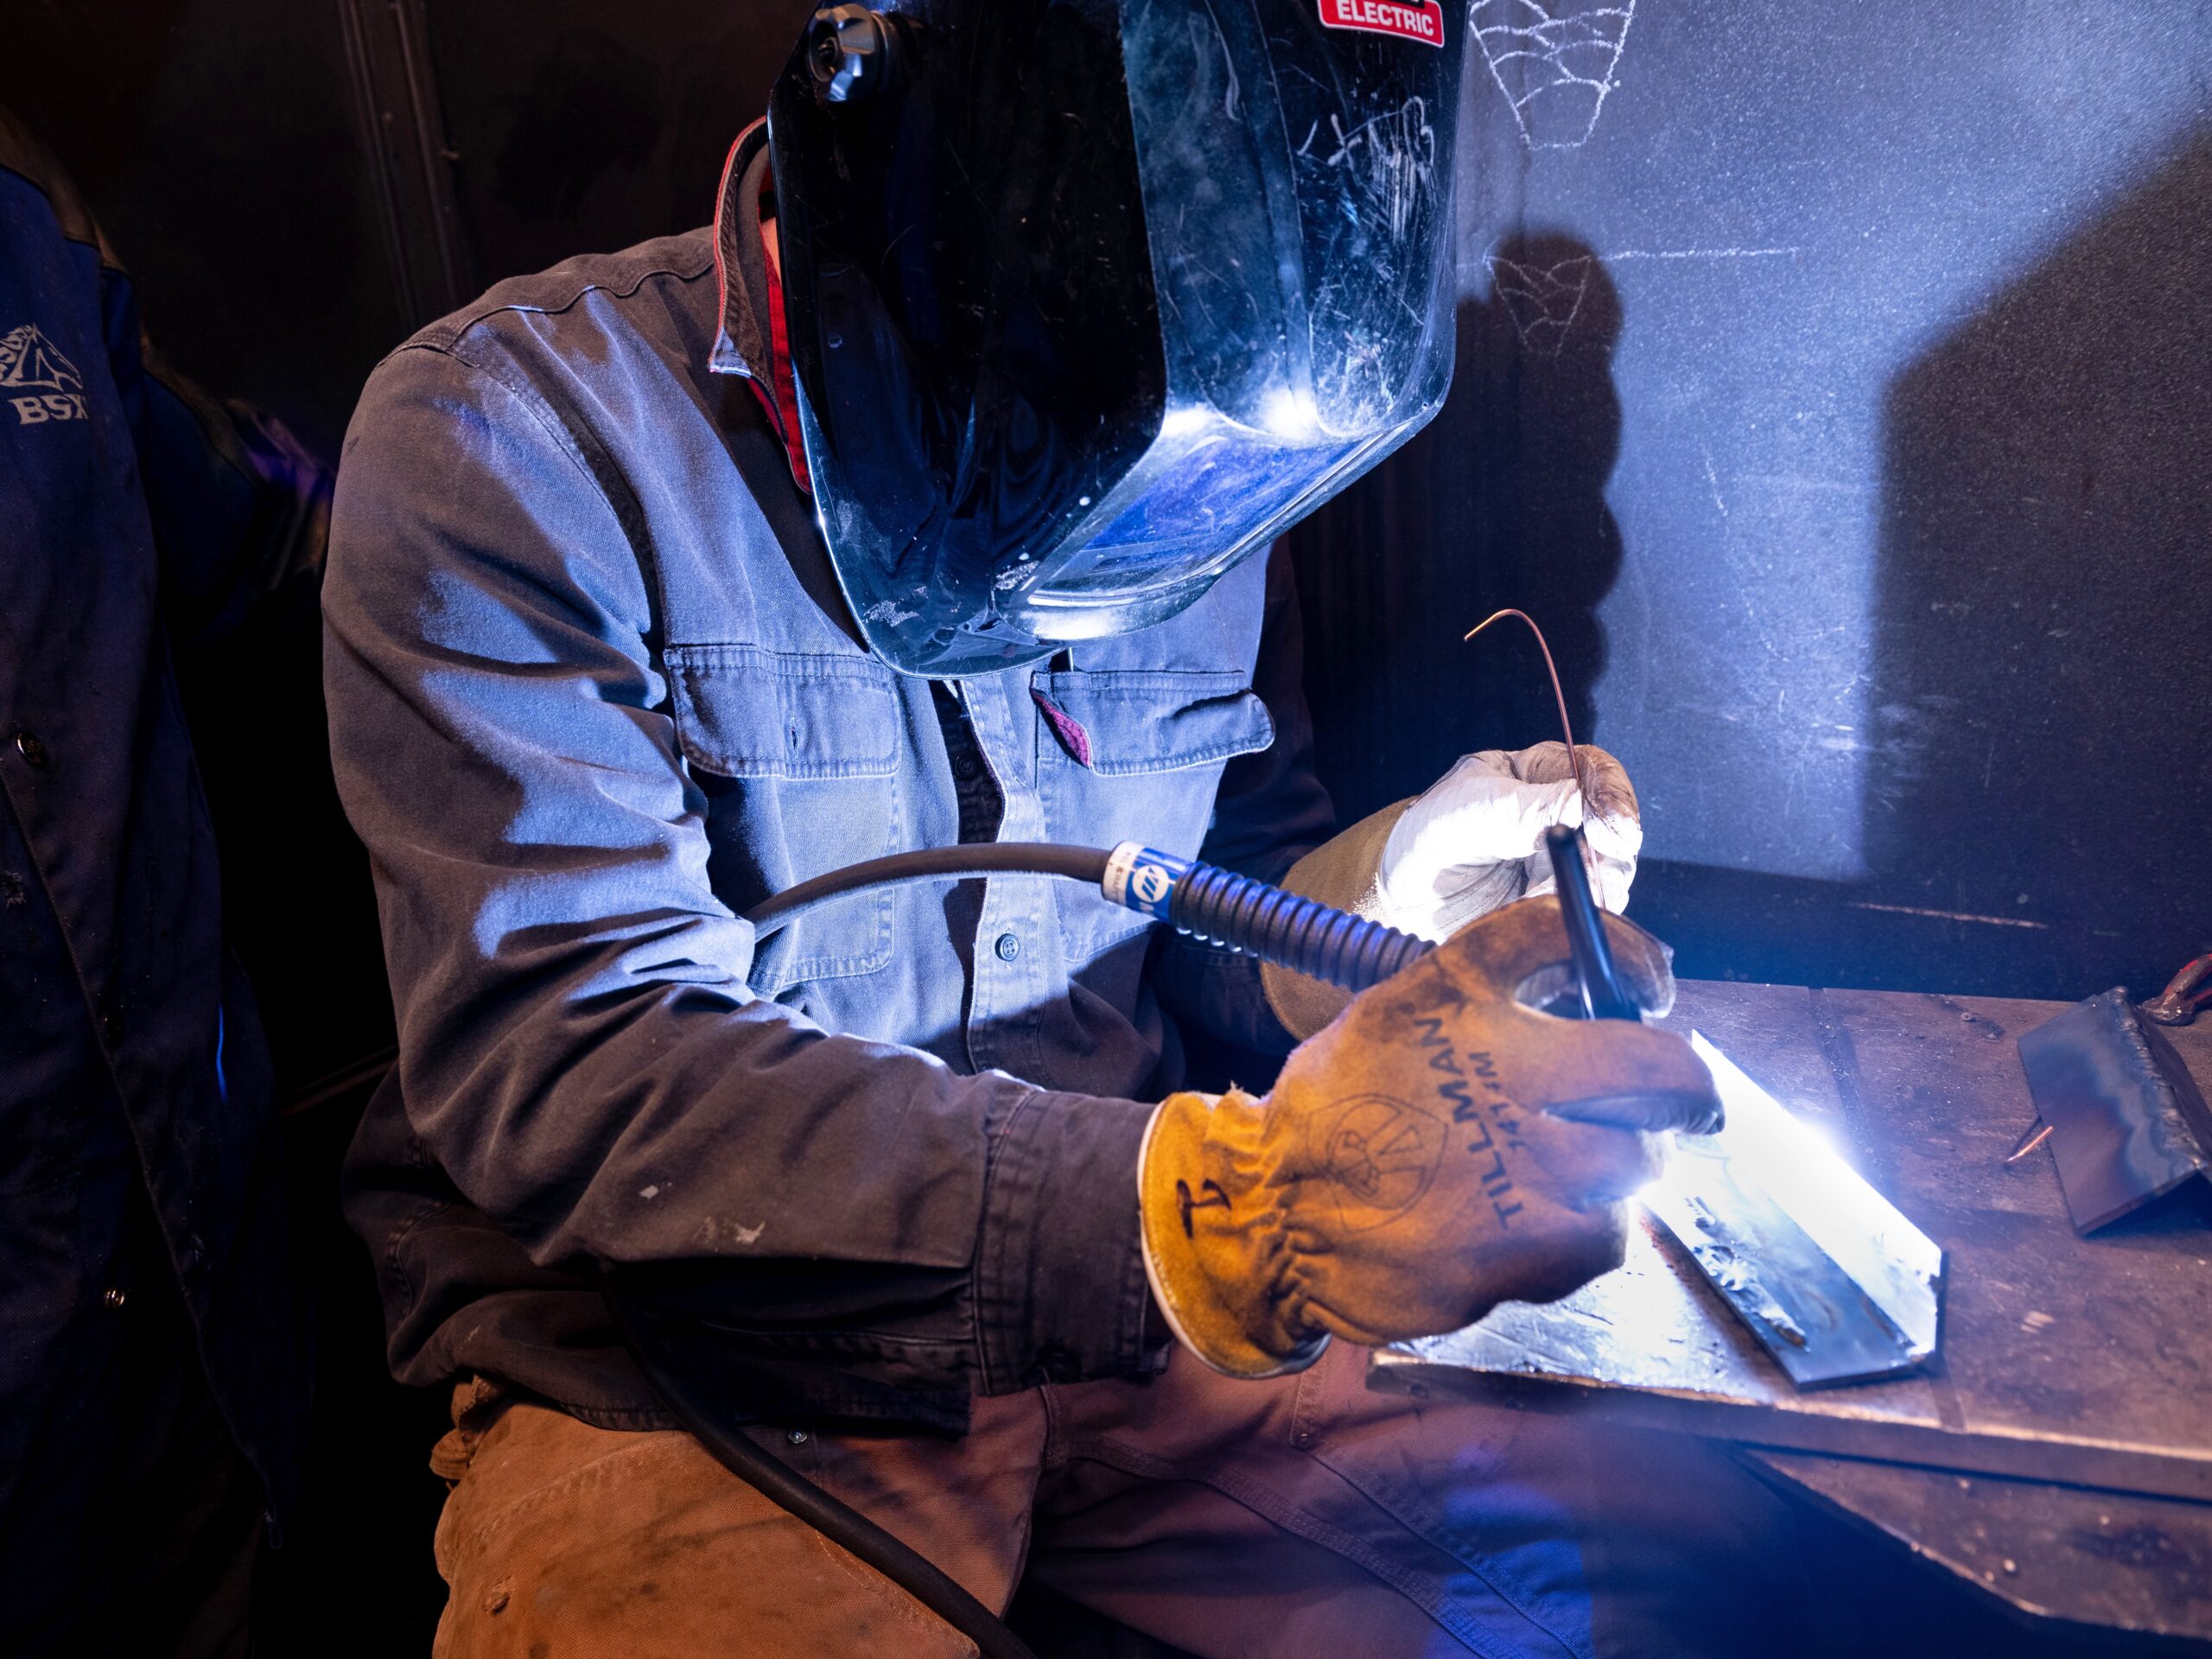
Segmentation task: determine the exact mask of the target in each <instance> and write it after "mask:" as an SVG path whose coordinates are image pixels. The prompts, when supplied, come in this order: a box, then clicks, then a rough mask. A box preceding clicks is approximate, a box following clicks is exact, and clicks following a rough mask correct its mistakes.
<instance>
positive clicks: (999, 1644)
mask: <svg viewBox="0 0 2212 1659" xmlns="http://www.w3.org/2000/svg"><path fill="white" fill-rule="evenodd" d="M601 1289H602V1291H603V1293H604V1294H605V1295H606V1298H607V1306H608V1308H609V1309H610V1310H611V1311H612V1312H613V1315H614V1323H615V1325H616V1326H617V1328H619V1329H620V1332H621V1333H622V1340H623V1343H624V1344H625V1345H626V1347H627V1348H628V1349H629V1351H630V1353H631V1357H632V1358H634V1359H635V1360H636V1361H637V1362H638V1365H639V1369H640V1370H643V1371H644V1372H645V1380H646V1381H647V1382H648V1383H651V1384H652V1389H653V1391H654V1392H655V1393H656V1394H658V1395H660V1397H661V1399H662V1401H663V1402H664V1403H665V1404H666V1405H667V1407H668V1408H669V1410H670V1411H671V1412H672V1413H673V1414H675V1415H676V1416H677V1419H678V1420H680V1421H682V1422H683V1425H684V1427H687V1428H689V1429H690V1431H691V1433H692V1436H693V1438H694V1439H696V1440H697V1441H698V1442H699V1444H700V1445H702V1446H705V1447H706V1448H707V1450H708V1452H710V1453H711V1454H712V1455H713V1457H714V1459H715V1462H717V1463H719V1464H721V1465H722V1467H723V1468H725V1469H727V1470H728V1471H730V1473H732V1474H733V1475H735V1476H736V1477H737V1478H739V1479H740V1480H741V1481H743V1482H745V1484H747V1485H748V1486H750V1487H752V1488H753V1490H754V1491H757V1492H759V1493H760V1495H761V1497H765V1498H766V1499H767V1500H768V1501H769V1502H770V1503H773V1504H775V1505H776V1507H777V1508H779V1509H780V1510H784V1511H785V1513H786V1514H788V1515H790V1516H792V1517H793V1518H794V1519H796V1520H798V1521H801V1522H804V1523H805V1524H806V1525H808V1526H810V1527H811V1528H813V1529H815V1531H817V1532H818V1533H820V1534H821V1535H823V1537H825V1538H827V1539H829V1541H831V1542H833V1543H835V1544H836V1546H837V1547H838V1548H841V1549H842V1550H844V1551H845V1553H846V1554H849V1555H851V1556H852V1557H853V1558H854V1559H855V1560H859V1561H861V1563H862V1564H864V1565H866V1566H868V1567H873V1568H874V1569H875V1571H877V1572H878V1573H881V1574H882V1575H883V1576H884V1577H885V1578H887V1579H888V1580H891V1582H892V1583H893V1584H895V1585H897V1586H899V1588H900V1589H901V1590H904V1591H905V1592H906V1593H907V1594H908V1595H910V1596H912V1598H913V1599H915V1600H916V1601H918V1602H919V1603H921V1605H923V1606H925V1607H926V1608H928V1609H929V1610H930V1611H931V1612H933V1613H935V1614H936V1615H937V1616H938V1618H941V1619H943V1620H944V1622H945V1623H946V1624H950V1625H951V1626H952V1628H953V1629H954V1630H957V1631H959V1632H960V1634H961V1635H963V1636H964V1637H967V1638H968V1639H969V1641H970V1642H973V1643H975V1644H976V1649H977V1650H978V1652H980V1653H981V1654H982V1659H1036V1655H1034V1654H1033V1653H1032V1652H1031V1651H1030V1649H1029V1648H1028V1646H1027V1643H1024V1642H1023V1641H1022V1640H1021V1638H1020V1637H1018V1636H1016V1635H1015V1634H1014V1632H1013V1631H1012V1630H1008V1629H1007V1627H1006V1625H1005V1624H1003V1623H1002V1622H1001V1620H1000V1618H999V1617H998V1616H997V1615H996V1614H995V1613H994V1612H992V1611H991V1610H990V1609H989V1608H988V1607H986V1606H984V1605H983V1604H982V1602H980V1601H978V1600H976V1598H975V1597H974V1596H972V1595H970V1594H969V1592H968V1591H967V1589H966V1587H965V1586H963V1585H962V1584H961V1583H960V1582H959V1580H957V1579H955V1578H953V1577H952V1576H951V1575H950V1573H946V1572H945V1571H944V1568H942V1567H938V1565H937V1563H936V1562H934V1561H932V1560H930V1559H929V1557H928V1556H926V1555H924V1554H922V1553H921V1552H920V1551H919V1550H918V1549H915V1548H913V1547H912V1545H910V1544H908V1543H906V1541H903V1540H901V1539H899V1538H897V1537H894V1536H893V1535H892V1534H890V1533H888V1532H886V1531H885V1530H884V1529H882V1528H881V1527H880V1526H878V1525H877V1524H876V1523H875V1522H873V1521H871V1520H869V1519H868V1516H865V1515H862V1514H861V1512H860V1511H859V1510H856V1509H855V1508H853V1506H852V1505H851V1504H849V1503H845V1502H844V1501H843V1500H842V1499H841V1498H838V1497H834V1496H832V1495H831V1494H830V1493H829V1492H826V1491H823V1489H822V1488H821V1487H819V1486H817V1485H816V1484H815V1483H814V1482H812V1481H810V1480H809V1479H808V1478H806V1477H805V1476H804V1475H802V1474H801V1473H799V1471H798V1470H796V1469H794V1468H792V1467H791V1465H788V1464H786V1463H785V1462H784V1461H783V1459H780V1458H779V1457H777V1456H776V1455H775V1454H774V1453H773V1452H768V1451H766V1450H764V1449H763V1448H761V1447H760V1446H755V1445H754V1444H753V1441H752V1440H749V1439H748V1438H747V1436H746V1434H745V1433H744V1432H743V1431H742V1430H741V1429H737V1428H734V1427H731V1426H730V1425H728V1423H726V1422H725V1421H723V1420H722V1417H721V1413H720V1412H719V1411H718V1410H716V1408H715V1402H712V1401H710V1400H709V1399H707V1398H706V1397H705V1396H704V1395H703V1394H702V1392H700V1391H698V1390H696V1389H694V1388H693V1387H692V1386H691V1385H690V1383H689V1382H687V1381H686V1380H685V1379H684V1378H683V1376H682V1375H681V1372H680V1368H678V1367H675V1366H664V1365H663V1364H662V1363H660V1359H659V1356H658V1354H656V1353H655V1352H654V1351H653V1347H652V1344H651V1343H650V1342H648V1341H647V1340H646V1339H645V1333H644V1332H643V1330H642V1329H641V1328H640V1327H639V1323H638V1321H637V1320H636V1319H633V1318H632V1316H631V1313H630V1311H629V1309H628V1308H627V1307H626V1306H625V1305H624V1302H623V1300H622V1298H621V1297H620V1296H619V1295H617V1294H615V1293H614V1290H613V1287H611V1286H609V1285H606V1284H604V1283H602V1285H601Z"/></svg>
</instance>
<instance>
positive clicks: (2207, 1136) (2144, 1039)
mask: <svg viewBox="0 0 2212 1659" xmlns="http://www.w3.org/2000/svg"><path fill="white" fill-rule="evenodd" d="M2019 1046H2020V1064H2021V1065H2022V1067H2023V1068H2024V1070H2025V1071H2026V1073H2027V1079H2028V1088H2029V1091H2030V1092H2031V1094H2032V1095H2033V1096H2035V1105H2036V1110H2037V1113H2038V1114H2039V1115H2040V1116H2041V1118H2042V1120H2043V1122H2044V1123H2045V1124H2046V1125H2048V1126H2049V1128H2050V1149H2051V1154H2052V1156H2053V1158H2054V1159H2055V1160H2056V1162H2057V1166H2058V1179H2059V1185H2060V1186H2061V1187H2062V1188H2063V1191H2064V1192H2065V1194H2066V1207H2067V1209H2068V1210H2069V1211H2070V1212H2071V1214H2072V1216H2073V1217H2074V1225H2075V1229H2076V1230H2079V1231H2081V1232H2084V1233H2088V1232H2094V1231H2095V1230H2097V1229H2098V1228H2100V1227H2105V1226H2108V1225H2110V1224H2112V1223H2113V1222H2115V1221H2118V1220H2119V1219H2120V1217H2123V1216H2125V1215H2127V1214H2128V1213H2130V1212H2131V1211H2134V1210H2136V1209H2138V1208H2139V1207H2140V1206H2141V1205H2145V1204H2148V1203H2149V1202H2150V1201H2151V1200H2152V1199H2153V1198H2160V1197H2163V1196H2164V1194H2166V1193H2168V1192H2171V1191H2173V1189H2174V1188H2176V1187H2177V1186H2179V1185H2181V1184H2182V1183H2183V1181H2186V1180H2188V1179H2190V1177H2191V1176H2192V1175H2196V1174H2197V1173H2201V1172H2202V1171H2203V1170H2205V1169H2206V1168H2208V1167H2212V1113H2208V1111H2207V1109H2206V1108H2205V1103H2204V1096H2203V1095H2202V1092H2201V1091H2200V1090H2198V1088H2197V1086H2196V1083H2195V1081H2194V1080H2192V1079H2191V1078H2190V1075H2189V1071H2188V1069H2187V1068H2186V1067H2185V1066H2184V1065H2183V1064H2182V1062H2181V1058H2180V1057H2179V1056H2178V1055H2177V1054H2176V1053H2175V1052H2174V1048H2173V1045H2172V1044H2171V1042H2169V1041H2168V1040H2167V1039H2166V1037H2165V1035H2164V1033H2162V1032H2160V1031H2159V1030H2158V1027H2156V1026H2153V1025H2148V1024H2145V1022H2144V1020H2142V1019H2141V1018H2140V1017H2139V1015H2138V1014H2137V1012H2136V1010H2135V1008H2134V1007H2133V1005H2132V1004H2131V1003H2130V1002H2129V1001H2128V1000H2127V993H2126V990H2125V989H2123V988H2120V987H2117V986H2115V987H2114V988H2113V989H2111V990H2108V991H2106V992H2104V993H2102V994H2101V995H2097V996H2093V997H2090V998H2089V999H2088V1001H2083V1002H2077V1003H2075V1005H2074V1006H2073V1007H2070V1008H2067V1009H2065V1010H2063V1012H2061V1013H2059V1014H2056V1015H2055V1016H2053V1017H2052V1018H2051V1019H2050V1020H2045V1021H2044V1023H2043V1024H2041V1025H2039V1026H2037V1027H2035V1029H2034V1030H2032V1031H2029V1032H2024V1033H2022V1034H2021V1037H2020V1039H2019Z"/></svg>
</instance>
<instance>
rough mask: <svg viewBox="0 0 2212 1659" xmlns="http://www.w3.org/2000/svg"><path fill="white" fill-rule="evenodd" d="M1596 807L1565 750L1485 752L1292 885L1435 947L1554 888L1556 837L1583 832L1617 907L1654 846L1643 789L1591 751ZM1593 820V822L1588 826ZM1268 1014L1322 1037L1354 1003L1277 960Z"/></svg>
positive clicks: (1595, 873) (1343, 838)
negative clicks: (1551, 837)
mask: <svg viewBox="0 0 2212 1659" xmlns="http://www.w3.org/2000/svg"><path fill="white" fill-rule="evenodd" d="M1576 747H1577V748H1578V749H1580V751H1581V754H1582V760H1583V765H1584V766H1585V768H1586V770H1587V771H1588V772H1589V774H1590V794H1591V798H1592V804H1593V805H1594V807H1595V809H1596V810H1593V811H1590V812H1588V813H1587V814H1586V813H1585V810H1584V803H1583V800H1582V794H1581V791H1580V790H1579V789H1577V788H1576V787H1575V782H1574V763H1573V760H1570V759H1569V758H1568V756H1567V745H1566V744H1564V743H1539V744H1537V745H1536V746H1535V747H1534V748H1529V749H1516V750H1512V751H1510V752H1509V751H1507V750H1503V749H1484V750H1483V751H1482V752H1481V753H1478V754H1471V755H1468V756H1466V757H1465V759H1464V760H1461V761H1460V762H1459V765H1457V766H1453V767H1452V770H1451V771H1450V772H1446V774H1445V775H1444V776H1443V778H1441V779H1439V780H1438V781H1437V783H1436V784H1435V785H1433V786H1432V787H1431V788H1429V789H1428V790H1427V791H1424V792H1423V793H1421V794H1420V795H1417V796H1415V797H1414V798H1412V799H1411V800H1406V801H1400V802H1399V803H1398V804H1396V805H1395V806H1388V807H1385V808H1383V810H1381V811H1380V812H1377V813H1375V814H1373V815H1372V816H1371V817H1366V818H1363V819H1362V820H1361V821H1360V822H1359V823H1356V824H1354V825H1352V826H1351V829H1346V830H1344V831H1343V832H1342V833H1341V834H1338V835H1336V836H1332V837H1331V838H1330V839H1329V840H1328V841H1326V842H1323V843H1322V844H1321V845H1320V846H1319V847H1317V848H1315V849H1313V851H1312V852H1310V853H1308V854H1307V855H1306V856H1305V857H1304V858H1301V859H1300V860H1299V861H1298V862H1297V863H1295V864H1294V865H1293V866H1291V868H1290V873H1289V874H1287V875H1286V876H1285V877H1284V878H1283V882H1282V885H1283V886H1284V887H1287V888H1288V889H1290V891H1291V892H1293V893H1298V894H1300V896H1302V897H1304V898H1307V899H1319V900H1320V901H1321V902H1322V903H1323V904H1325V905H1333V906H1336V907H1337V908H1338V910H1348V911H1351V912H1353V913H1354V914H1356V915H1359V916H1364V917H1367V918H1370V919H1371V920H1374V921H1378V922H1383V923H1385V924H1387V925H1389V926H1392V927H1395V928H1399V929H1401V930H1402V931H1405V932H1408V933H1417V934H1419V935H1420V936H1421V938H1427V939H1441V938H1448V937H1449V936H1450V935H1451V933H1452V931H1453V930H1454V929H1456V928H1459V927H1462V926H1465V925H1466V924H1467V923H1468V922H1470V921H1471V920H1473V919H1474V918H1476V917H1478V916H1481V915H1485V914H1487V913H1488V912H1491V911H1493V910H1496V909H1497V907H1498V906H1501V905H1508V904H1510V903H1512V902H1513V900H1515V899H1519V898H1522V897H1524V896H1528V895H1531V894H1538V893H1549V892H1550V891H1551V890H1552V868H1551V860H1550V858H1549V857H1548V855H1546V853H1545V851H1544V831H1545V830H1546V829H1548V828H1550V827H1551V826H1552V825H1553V824H1554V823H1565V824H1580V825H1581V826H1582V831H1583V836H1584V838H1585V839H1586V841H1587V842H1589V845H1590V850H1591V852H1592V854H1593V855H1595V856H1594V859H1593V861H1592V862H1593V865H1594V868H1592V873H1591V887H1592V891H1593V893H1595V895H1596V897H1597V899H1598V902H1599V905H1600V906H1603V907H1604V908H1605V909H1607V910H1612V911H1618V910H1621V909H1624V907H1625V906H1627V904H1628V889H1629V883H1630V881H1632V880H1634V879H1635V876H1636V859H1637V854H1638V853H1639V852H1641V851H1642V850H1643V823H1641V821H1640V820H1639V819H1638V818H1637V807H1636V790H1635V788H1634V787H1633V786H1632V785H1630V783H1629V780H1628V773H1627V772H1624V771H1623V770H1622V769H1621V763H1620V762H1619V761H1618V760H1614V759H1613V757H1612V756H1611V755H1610V754H1607V753H1605V751H1604V750H1603V749H1600V748H1597V747H1592V745H1590V744H1587V743H1583V744H1578V745H1576ZM1585 818H1587V822H1585ZM1260 979H1261V983H1262V985H1263V986H1264V987H1265V988H1266V991H1267V998H1268V1007H1271V1008H1273V1009H1274V1013H1275V1017H1276V1018H1277V1019H1278V1020H1281V1022H1282V1024H1283V1027H1284V1028H1285V1029H1286V1030H1287V1031H1288V1032H1289V1033H1291V1035H1293V1036H1294V1037H1310V1036H1312V1035H1313V1033H1315V1032H1317V1031H1319V1030H1320V1029H1321V1027H1324V1026H1325V1025H1327V1024H1328V1023H1329V1021H1330V1020H1333V1019H1335V1018H1336V1017H1337V1015H1338V1013H1340V1012H1341V1011H1342V1010H1343V1008H1344V1004H1345V1002H1346V1001H1349V1000H1350V999H1349V998H1348V997H1347V996H1346V995H1344V992H1342V991H1340V990H1338V988H1336V987H1335V986H1333V985H1326V984H1324V983H1322V982H1320V981H1319V980H1317V979H1308V978H1306V976H1304V975H1303V974H1300V973H1296V972H1294V971H1293V970H1292V969H1288V968H1279V967H1277V966H1275V965H1274V963H1263V964H1262V967H1261V969H1260Z"/></svg>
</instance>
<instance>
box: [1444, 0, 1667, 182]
mask: <svg viewBox="0 0 2212 1659" xmlns="http://www.w3.org/2000/svg"><path fill="white" fill-rule="evenodd" d="M1469 16H1470V17H1471V20H1472V22H1473V23H1474V29H1475V38H1476V40H1478V41H1480V42H1481V43H1482V48H1483V56H1484V59H1485V60H1488V62H1489V64H1490V73H1491V79H1493V80H1495V81H1496V82H1497V89H1498V91H1500V92H1503V93H1504V94H1505V99H1506V102H1508V103H1509V104H1510V105H1512V106H1513V118H1514V120H1516V122H1518V123H1519V124H1520V127H1521V137H1522V139H1523V140H1524V141H1525V142H1526V143H1527V144H1528V145H1529V148H1530V149H1578V148H1579V147H1580V146H1581V145H1583V144H1586V143H1589V142H1590V135H1591V134H1592V133H1594V132H1596V131H1597V130H1598V116H1599V112H1600V111H1603V110H1604V109H1605V98H1606V95H1607V94H1608V93H1610V92H1611V91H1612V90H1613V88H1614V87H1615V86H1618V85H1619V84H1620V83H1619V82H1618V80H1616V79H1614V73H1615V72H1616V71H1617V70H1618V68H1619V67H1620V61H1621V48H1623V47H1624V46H1626V45H1627V44H1628V26H1629V24H1630V22H1631V21H1632V20H1633V19H1634V18H1635V16H1636V0H1620V3H1619V4H1618V5H1580V4H1577V3H1575V0H1548V3H1543V0H1474V4H1473V5H1472V6H1471V8H1470V9H1469Z"/></svg>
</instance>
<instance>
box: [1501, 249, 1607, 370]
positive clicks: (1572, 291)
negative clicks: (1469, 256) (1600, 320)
mask: <svg viewBox="0 0 2212 1659" xmlns="http://www.w3.org/2000/svg"><path fill="white" fill-rule="evenodd" d="M1483 263H1484V264H1486V265H1488V266H1489V267H1490V279H1491V289H1492V291H1493V292H1495V293H1496V294H1497V297H1498V298H1499V299H1500V300H1503V302H1505V315H1507V316H1508V317H1510V318H1511V319H1512V321H1513V332H1514V333H1515V334H1518V335H1520V336H1521V344H1522V346H1524V347H1526V348H1527V349H1528V350H1529V352H1530V353H1534V354H1535V355H1537V356H1540V357H1557V356H1558V355H1559V354H1560V348H1561V347H1562V346H1565V345H1566V344H1567V330H1568V329H1569V328H1572V327H1573V326H1574V319H1575V317H1576V315H1578V314H1580V311H1581V309H1582V301H1583V296H1586V294H1588V293H1589V291H1590V264H1591V256H1590V255H1588V254H1586V253H1578V254H1577V255H1575V256H1574V257H1573V258H1572V259H1562V260H1560V262H1559V263H1558V264H1555V265H1524V264H1520V263H1518V262H1517V261H1516V260H1512V259H1506V258H1502V257H1499V256H1498V255H1497V254H1494V253H1491V254H1485V255H1484V256H1483Z"/></svg>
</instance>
